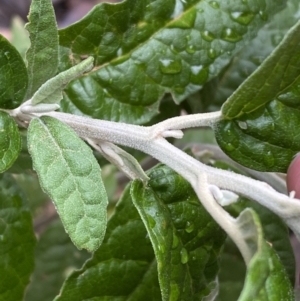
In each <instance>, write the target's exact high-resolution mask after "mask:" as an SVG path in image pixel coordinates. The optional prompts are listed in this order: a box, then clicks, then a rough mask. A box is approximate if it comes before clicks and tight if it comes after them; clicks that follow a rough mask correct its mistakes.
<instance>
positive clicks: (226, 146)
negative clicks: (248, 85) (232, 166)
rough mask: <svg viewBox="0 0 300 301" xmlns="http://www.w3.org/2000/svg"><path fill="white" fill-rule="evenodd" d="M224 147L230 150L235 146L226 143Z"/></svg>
mask: <svg viewBox="0 0 300 301" xmlns="http://www.w3.org/2000/svg"><path fill="white" fill-rule="evenodd" d="M224 148H225V149H226V150H227V151H228V152H232V151H233V150H234V149H235V146H234V145H233V144H232V143H230V142H229V143H226V144H225V146H224Z"/></svg>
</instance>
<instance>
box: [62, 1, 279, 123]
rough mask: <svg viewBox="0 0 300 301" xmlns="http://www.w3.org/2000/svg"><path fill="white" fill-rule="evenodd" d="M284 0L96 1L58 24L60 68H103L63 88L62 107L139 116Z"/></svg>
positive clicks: (205, 69)
mask: <svg viewBox="0 0 300 301" xmlns="http://www.w3.org/2000/svg"><path fill="white" fill-rule="evenodd" d="M284 4H285V1H283V0H276V1H271V0H267V1H264V2H261V1H254V0H249V1H247V2H242V1H239V0H233V1H230V3H229V2H228V1H210V2H208V1H200V0H189V1H179V0H178V1H173V0H158V1H153V0H147V1H144V0H134V1H124V2H122V3H119V4H114V5H111V4H106V3H105V4H99V5H98V6H96V7H95V8H94V9H93V10H92V11H91V12H90V13H89V14H88V15H87V16H86V17H85V18H83V19H82V20H81V21H80V22H78V23H76V24H74V25H72V26H70V27H69V28H66V29H63V30H61V31H60V46H61V48H60V53H61V65H60V68H61V69H63V70H65V69H67V68H68V67H70V65H74V64H76V63H77V62H78V61H80V59H81V58H82V57H86V56H87V55H93V56H94V58H95V64H96V66H97V67H98V68H96V70H95V71H94V72H92V73H91V74H90V75H89V76H86V77H82V78H80V79H78V80H75V81H73V82H72V83H70V85H69V86H68V87H67V89H66V90H65V93H66V94H65V98H64V101H63V103H62V109H63V110H64V111H66V112H71V113H76V114H82V113H83V114H86V115H89V116H92V117H94V118H99V119H108V120H114V121H124V122H128V123H137V124H142V123H146V122H148V121H149V120H150V119H151V118H152V117H154V116H155V115H156V114H157V113H158V112H157V111H158V106H159V103H158V102H159V100H160V99H161V98H162V97H163V95H164V94H165V93H166V92H171V93H172V95H173V97H174V99H175V102H177V103H179V102H181V101H182V100H183V99H185V98H186V97H187V96H188V95H190V94H191V93H194V92H196V91H198V90H200V89H201V87H202V85H203V84H204V83H205V82H206V81H207V80H209V79H211V78H213V77H214V76H216V75H217V74H218V73H219V72H220V70H221V68H222V67H224V66H225V65H226V64H227V63H228V62H229V60H230V58H231V57H232V56H233V55H234V53H236V52H237V51H238V50H239V49H241V47H242V46H244V45H245V43H247V42H248V41H249V40H251V39H252V38H253V37H254V36H255V35H256V33H257V31H258V29H259V28H260V27H261V26H262V25H263V24H264V23H265V22H266V21H267V20H268V18H269V17H270V16H271V15H273V14H274V13H275V12H277V11H279V10H280V9H282V8H283V7H284Z"/></svg>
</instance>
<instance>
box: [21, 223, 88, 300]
mask: <svg viewBox="0 0 300 301" xmlns="http://www.w3.org/2000/svg"><path fill="white" fill-rule="evenodd" d="M89 257H90V254H89V253H87V252H86V251H84V250H82V251H78V250H77V249H76V247H75V246H74V245H73V243H72V242H71V240H70V238H69V237H68V235H67V234H66V233H65V230H64V227H63V225H62V224H61V222H60V221H54V222H53V223H51V224H50V225H49V227H48V228H47V229H46V230H45V231H44V232H43V233H42V234H41V236H40V238H39V240H38V243H37V246H36V250H35V270H34V273H33V275H32V277H31V282H30V284H29V286H28V288H27V291H26V295H25V299H24V300H25V301H40V300H43V301H52V300H53V298H54V297H55V296H56V295H57V294H58V293H59V290H60V287H61V285H62V283H63V281H64V280H65V278H66V277H67V276H69V274H70V273H71V272H72V271H73V270H75V269H79V268H81V266H82V265H83V264H84V262H85V261H86V260H87V259H88V258H89Z"/></svg>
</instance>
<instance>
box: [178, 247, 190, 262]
mask: <svg viewBox="0 0 300 301" xmlns="http://www.w3.org/2000/svg"><path fill="white" fill-rule="evenodd" d="M180 261H181V263H182V264H186V263H187V262H188V261H189V254H188V252H187V250H186V249H185V248H182V249H181V251H180Z"/></svg>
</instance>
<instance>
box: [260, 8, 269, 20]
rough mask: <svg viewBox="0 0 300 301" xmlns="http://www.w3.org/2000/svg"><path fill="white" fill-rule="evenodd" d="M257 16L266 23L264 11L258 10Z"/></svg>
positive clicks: (266, 15)
mask: <svg viewBox="0 0 300 301" xmlns="http://www.w3.org/2000/svg"><path fill="white" fill-rule="evenodd" d="M258 14H259V16H260V18H261V19H262V20H263V21H268V14H267V13H266V12H265V11H262V10H260V11H259V13H258Z"/></svg>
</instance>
